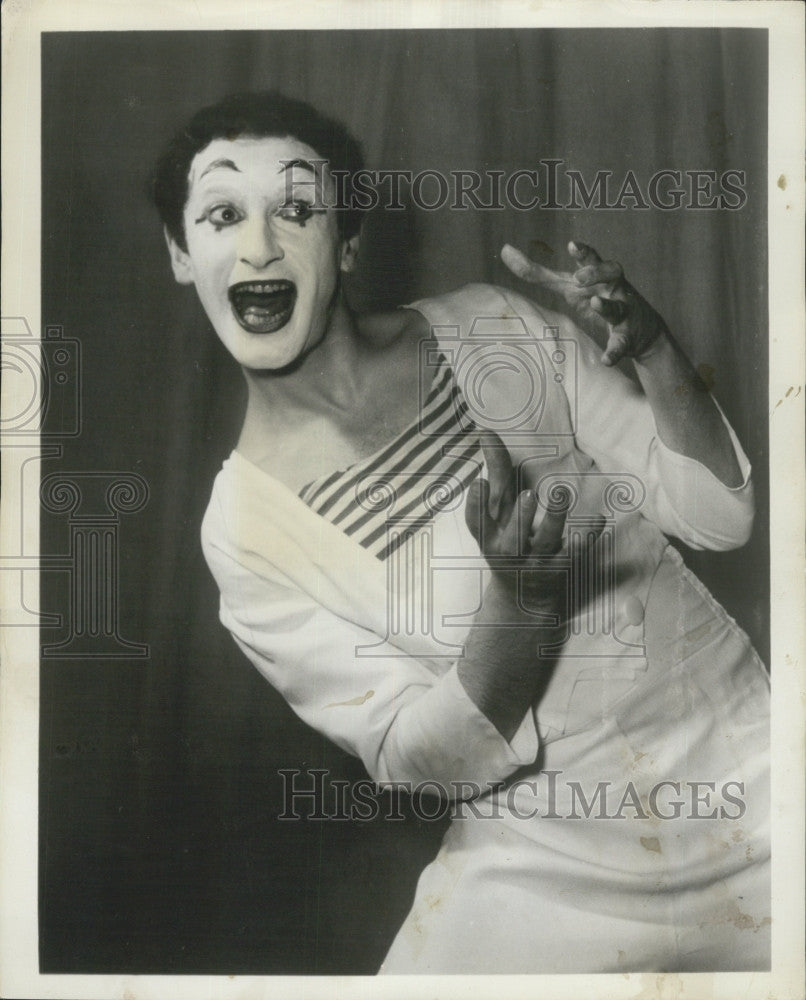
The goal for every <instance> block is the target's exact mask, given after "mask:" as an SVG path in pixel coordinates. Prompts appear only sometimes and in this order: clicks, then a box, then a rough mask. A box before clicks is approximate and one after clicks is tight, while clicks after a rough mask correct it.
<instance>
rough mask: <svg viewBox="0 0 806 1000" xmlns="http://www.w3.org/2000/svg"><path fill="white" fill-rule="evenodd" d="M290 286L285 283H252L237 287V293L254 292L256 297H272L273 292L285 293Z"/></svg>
mask: <svg viewBox="0 0 806 1000" xmlns="http://www.w3.org/2000/svg"><path fill="white" fill-rule="evenodd" d="M287 290H289V286H288V284H287V283H286V282H284V281H263V282H260V281H252V282H249V283H248V284H242V285H236V286H235V291H236V292H252V293H254V294H256V295H270V294H272V293H273V292H284V291H287Z"/></svg>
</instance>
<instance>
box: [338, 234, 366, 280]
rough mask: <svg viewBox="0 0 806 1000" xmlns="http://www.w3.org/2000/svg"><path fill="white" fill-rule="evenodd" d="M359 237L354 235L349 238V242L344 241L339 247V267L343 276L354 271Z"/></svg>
mask: <svg viewBox="0 0 806 1000" xmlns="http://www.w3.org/2000/svg"><path fill="white" fill-rule="evenodd" d="M360 239H361V238H360V237H359V235H358V234H357V233H356V235H355V236H351V237H350V239H349V240H345V241H344V243H342V247H341V261H340V264H339V266H340V267H341V269H342V271H343V272H344V273H345V274H349V273H350V271H352V270H354V269H355V265H356V263H357V262H358V245H359V243H360Z"/></svg>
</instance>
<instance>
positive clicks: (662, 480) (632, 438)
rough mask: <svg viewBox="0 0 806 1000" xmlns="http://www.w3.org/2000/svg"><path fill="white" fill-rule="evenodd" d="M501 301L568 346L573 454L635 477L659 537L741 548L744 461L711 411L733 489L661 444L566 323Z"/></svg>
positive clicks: (640, 405) (638, 400)
mask: <svg viewBox="0 0 806 1000" xmlns="http://www.w3.org/2000/svg"><path fill="white" fill-rule="evenodd" d="M505 297H506V298H507V299H508V300H509V301H510V303H511V305H512V306H513V308H515V309H516V311H518V312H521V313H523V311H524V310H526V314H527V315H528V316H530V325H534V324H535V323H536V322H539V323H540V324H542V325H544V326H545V325H549V326H558V327H559V329H560V337H561V338H563V339H568V340H572V341H575V342H576V345H577V350H576V356H577V365H576V380H575V385H574V386H572V387H570V388H569V391H573V392H574V393H575V404H576V406H575V412H576V418H577V426H576V427H575V429H574V430H575V439H576V443H577V447H578V448H579V449H580V451H582V452H584V453H585V454H587V455H589V456H590V457H591V458H592V459H593V460H594V462H596V464H597V466H598V467H599V469H600V470H601V471H602V472H604V473H606V474H608V475H618V474H619V473H622V472H623V473H631V474H633V475H635V476H638V477H639V478H640V480H641V481H642V483H643V485H644V487H645V489H646V501H645V503H644V507H643V508H642V509H643V512H644V513H645V515H646V516H647V517H648V518H649V519H650V520H652V521H654V523H655V524H657V526H658V527H659V528H660V529H661V531H663V532H664V533H665V534H667V535H674V536H675V537H677V538H679V539H681V540H682V541H683V542H685V543H686V544H687V545H689V546H691V547H692V548H695V549H718V550H721V549H731V548H736V547H738V546H740V545H744V543H745V542H746V541H747V540H748V538H749V537H750V532H751V530H752V525H753V517H754V513H755V503H754V495H753V484H752V481H751V479H750V472H751V469H750V463H749V461H748V460H747V456H746V455H745V453H744V451H743V450H742V447H741V445H740V444H739V441H738V439H737V437H736V434H735V433H734V431H733V428H732V427H731V426H730V425H729V424H728V421H727V419H726V418H725V415H724V413H722V410H721V408H720V407H719V405H718V404H716V405H717V409H719V413H720V415H721V416H722V420H723V421H724V423H725V426H726V427H727V430H728V433H729V435H730V440H731V443H732V445H733V449H734V452H735V455H736V459H737V461H738V463H739V467H740V469H741V472H742V477H743V480H742V484H741V485H740V486H737V487H734V488H731V487H729V486H726V485H725V484H724V483H722V482H720V480H719V479H717V477H716V476H715V475H714V474H713V473H712V472H711V471H710V469H708V468H706V467H705V466H704V465H703V464H702V463H701V462H698V461H697V460H696V459H693V458H688V457H687V456H685V455H680V454H678V453H677V452H674V451H672V450H671V449H670V448H668V447H667V446H666V445H665V444H664V443H663V442H662V441H661V439H660V437H659V436H658V431H657V427H656V425H655V418H654V415H653V413H652V407H651V406H650V404H649V402H648V400H647V398H646V396H645V395H644V393H643V391H642V389H641V388H640V386H638V385H636V384H635V383H634V382H633V381H631V380H630V379H629V378H627V376H626V375H624V373H623V372H621V371H619V370H618V369H617V368H608V367H606V366H605V365H603V364H602V362H601V360H600V357H601V353H602V352H601V350H600V349H599V347H598V346H597V345H596V344H595V343H594V342H593V340H591V338H590V337H589V336H588V335H587V334H585V333H584V332H583V331H581V330H580V329H579V328H578V327H577V326H576V325H575V324H574V323H572V322H571V320H569V319H568V318H566V317H565V316H561V315H559V314H555V313H548V312H547V311H544V310H542V309H540V310H537V309H536V307H535V306H534V305H533V304H532V303H530V302H529V301H528V300H527V299H524V298H523V297H522V296H519V295H517V294H515V293H513V292H509V291H506V292H505ZM535 314H536V316H535ZM536 317H537V318H536ZM714 402H715V403H716V400H714Z"/></svg>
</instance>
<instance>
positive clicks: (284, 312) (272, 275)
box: [168, 137, 357, 370]
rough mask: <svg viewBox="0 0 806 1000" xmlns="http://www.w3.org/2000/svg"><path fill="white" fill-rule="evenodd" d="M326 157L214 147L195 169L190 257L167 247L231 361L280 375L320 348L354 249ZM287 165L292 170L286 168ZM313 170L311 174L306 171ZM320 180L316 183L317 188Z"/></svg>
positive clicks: (235, 145) (260, 142)
mask: <svg viewBox="0 0 806 1000" xmlns="http://www.w3.org/2000/svg"><path fill="white" fill-rule="evenodd" d="M315 160H319V161H320V162H321V157H320V156H318V154H317V153H316V152H315V151H314V150H313V149H311V147H310V146H307V145H305V143H302V142H300V141H299V140H297V139H294V138H290V137H288V138H274V137H271V138H250V137H243V138H238V139H234V140H229V139H215V140H213V141H212V142H211V143H210V144H209V146H207V147H205V148H204V149H203V150H201V152H199V153H197V154H196V156H195V157H194V159H193V162H192V163H191V166H190V172H189V177H188V200H187V204H186V205H185V211H184V221H185V235H186V242H187V252H185V251H183V250H182V249H181V248H180V247H179V246H178V245H177V244H176V243H175V242H174V241H173V240H171V239H170V238H169V240H168V243H169V249H170V251H171V260H172V263H173V268H174V275H175V276H176V279H177V281H180V282H182V283H183V284H194V285H195V286H196V291H197V292H198V295H199V299H200V300H201V303H202V305H203V306H204V310H205V312H206V313H207V315H208V317H209V319H210V322H211V323H212V324H213V327H214V328H215V331H216V333H217V334H218V336H219V337H220V338H221V340H222V342H223V343H224V345H225V347H226V348H227V349H228V350H229V352H230V354H232V356H233V357H234V358H235V360H236V361H238V362H239V363H240V364H241V365H243V366H244V367H245V368H249V369H253V370H265V369H280V368H284V367H286V366H287V365H289V364H291V363H292V362H293V361H295V360H296V359H297V358H299V357H300V356H301V355H302V354H303V353H305V352H306V351H308V350H309V349H310V348H312V347H314V346H315V345H316V344H318V343H319V341H320V340H321V339H322V337H323V335H324V333H325V330H326V328H327V323H328V319H329V316H330V312H331V309H332V306H333V303H334V300H335V295H336V290H337V288H338V279H339V270H340V269H342V270H348V269H349V266H350V262H351V261H352V256H353V253H354V250H355V245H356V243H357V241H351V244H350V246H347V245H346V244H343V243H342V241H341V239H340V237H339V233H338V228H337V224H336V215H335V211H334V209H333V208H325V206H326V205H332V204H333V202H334V186H333V181H332V179H331V178H330V176H329V174H328V173H327V171H326V170H324V171H323V169H322V167H321V166H320V167H319V168H318V170H317V172H318V175H319V177H318V179H317V177H316V173H315V172H314V169H313V161H315ZM289 161H295V162H294V163H293V165H291V166H289V165H288V164H289ZM308 165H310V166H308ZM314 181H316V183H315V184H314V183H312V182H314Z"/></svg>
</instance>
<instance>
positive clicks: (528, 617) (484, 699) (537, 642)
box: [458, 574, 562, 740]
mask: <svg viewBox="0 0 806 1000" xmlns="http://www.w3.org/2000/svg"><path fill="white" fill-rule="evenodd" d="M555 621H556V624H549V625H541V624H539V623H537V624H536V620H535V616H534V615H532V614H528V613H527V612H525V611H523V610H522V609H520V608H518V606H517V604H516V601H515V599H514V590H513V586H512V585H511V584H510V583H509V582H505V581H504V580H502V578H501V577H500V576H497V575H495V574H494V575H493V577H492V580H491V582H490V584H489V586H488V587H487V589H486V591H485V594H484V600H483V603H482V607H481V609H480V611H479V613H478V615H477V616H476V620H475V622H474V625H473V628H472V629H471V631H470V634H469V636H468V639H467V642H466V643H465V655H464V657H463V658H462V660H461V661H460V662H459V665H458V674H459V679H460V681H461V682H462V686H463V687H464V689H465V691H466V692H467V694H468V697H469V698H470V699H471V701H473V702H474V704H475V705H476V706H477V708H478V709H479V710H480V711H481V712H482V713H483V714H484V715H485V716H486V717H487V718H488V719H489V720H490V722H491V723H492V724H493V725H494V726H495V727H496V729H497V730H498V732H499V733H501V735H502V736H503V737H504V739H506V740H510V739H512V737H513V736H514V735H515V733H516V732H517V730H518V727H519V726H520V724H521V722H522V720H523V717H524V715H525V714H526V712H527V711H528V710H529V708H530V707H531V706H532V704H533V703H534V701H535V698H536V697H537V694H538V691H539V689H540V685H541V681H542V680H543V678H544V675H545V671H546V670H548V669H550V668H551V664H552V662H553V659H550V658H547V657H540V655H539V648H540V646H542V645H544V644H553V643H554V642H559V641H560V640H561V632H562V630H561V627H560V625H559V616H557V617H556V619H555Z"/></svg>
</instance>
